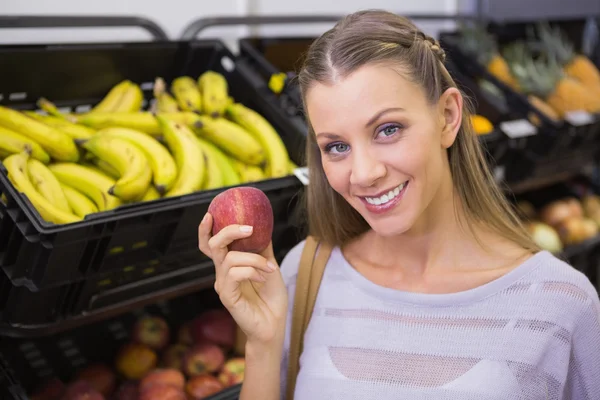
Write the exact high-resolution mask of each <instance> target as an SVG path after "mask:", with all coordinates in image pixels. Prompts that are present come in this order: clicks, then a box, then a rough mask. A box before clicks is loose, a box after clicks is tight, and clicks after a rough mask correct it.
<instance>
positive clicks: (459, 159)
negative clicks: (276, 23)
mask: <svg viewBox="0 0 600 400" xmlns="http://www.w3.org/2000/svg"><path fill="white" fill-rule="evenodd" d="M444 58H445V54H444V51H443V50H442V49H441V48H440V46H439V44H438V43H437V42H436V41H435V40H434V39H432V38H430V37H428V36H426V35H424V34H423V33H421V32H420V31H418V30H417V28H416V27H415V26H414V25H413V24H412V23H411V22H409V21H408V20H406V19H404V18H402V17H399V16H396V15H393V14H390V13H386V12H381V11H365V12H358V13H355V14H352V15H350V16H348V17H346V18H345V19H343V20H342V21H340V22H339V23H338V24H337V25H336V26H335V27H334V28H333V29H332V30H330V31H328V32H327V33H325V34H324V35H323V36H322V37H320V38H319V39H317V40H316V41H315V42H314V43H313V44H312V46H311V48H310V50H309V51H308V54H307V57H306V61H305V64H304V66H303V68H302V70H301V72H300V74H299V83H300V87H301V91H302V96H303V100H304V105H305V110H306V115H307V120H308V121H309V126H310V132H309V136H308V143H307V156H308V167H309V170H310V185H309V186H308V188H307V199H308V202H307V210H308V217H309V219H308V221H309V227H310V233H311V235H313V236H315V237H318V238H320V239H322V240H324V241H326V242H327V243H330V244H331V245H333V246H335V247H334V250H333V252H332V254H331V256H330V258H329V261H328V263H327V265H326V269H325V273H324V276H323V279H322V282H321V286H320V289H319V294H318V297H317V300H316V304H315V311H314V314H313V316H312V319H311V321H310V324H309V326H308V329H307V332H306V334H305V336H304V350H303V353H302V355H301V368H300V372H299V374H298V376H297V382H296V386H295V399H296V400H304V399H310V400H318V399H410V400H416V399H436V400H445V399H447V400H463V399H477V400H481V399H499V400H500V399H502V400H508V399H540V400H541V399H599V398H600V326H599V310H600V303H599V301H598V294H597V292H596V290H595V288H594V287H593V286H592V285H591V284H590V282H589V280H588V279H587V278H586V277H585V276H584V275H583V274H581V273H579V272H578V271H576V270H574V269H573V268H571V267H570V266H569V265H567V264H565V263H564V262H562V261H560V260H558V259H557V258H555V257H554V256H553V255H551V254H550V253H548V252H545V251H540V249H538V248H537V246H536V245H535V244H534V243H533V242H532V241H531V240H530V238H529V236H528V235H527V233H526V232H525V231H524V230H523V228H522V227H521V225H520V224H519V222H518V219H517V218H516V216H515V215H514V214H513V212H512V211H511V207H510V206H509V205H508V203H507V202H506V201H505V199H504V198H503V196H502V194H501V192H500V191H499V189H498V188H497V187H496V186H495V185H494V180H493V178H492V176H491V174H490V172H489V171H488V170H487V169H486V167H485V160H484V156H483V154H482V151H481V149H480V148H479V145H478V141H477V138H476V135H475V134H474V133H473V129H472V127H471V124H470V113H469V110H468V107H467V106H466V105H465V103H464V102H465V99H464V97H463V95H462V94H461V93H460V91H459V90H458V89H457V87H456V84H455V83H454V81H453V80H452V78H451V77H450V76H449V74H448V71H447V70H446V68H445V67H444ZM211 225H212V219H211V216H210V215H207V216H206V217H205V218H204V220H203V222H202V223H201V224H200V226H199V246H200V249H201V251H202V252H204V253H205V254H207V255H208V256H209V257H211V258H212V259H213V260H214V263H215V266H216V275H217V277H216V283H215V289H216V290H217V292H218V293H219V296H220V299H221V301H222V302H223V304H224V305H225V307H227V309H228V310H229V311H230V312H231V314H232V315H233V317H234V318H235V320H236V321H237V323H238V324H239V326H240V327H241V329H242V330H243V331H244V332H245V333H246V335H247V344H246V360H247V370H246V379H245V381H244V384H243V387H242V393H241V398H242V399H243V400H255V399H265V400H267V399H279V398H281V396H283V394H284V393H285V390H284V389H285V387H286V386H285V385H286V382H285V377H286V374H285V368H286V366H287V359H286V355H287V349H288V347H289V337H290V332H289V327H290V318H291V312H292V309H293V304H292V300H293V298H294V297H293V296H294V284H295V277H296V272H297V271H298V264H299V258H300V254H301V252H302V248H303V245H304V241H303V242H302V243H300V244H298V245H297V246H296V247H295V248H294V249H292V250H291V251H290V252H289V253H288V254H287V255H286V257H285V259H284V260H283V262H282V265H281V268H277V266H276V262H275V259H274V257H273V252H272V249H271V248H269V249H268V250H266V251H265V252H264V254H260V255H257V254H246V253H237V252H228V250H227V245H228V244H229V243H231V242H232V241H233V240H235V239H239V238H243V237H247V236H248V235H251V234H252V233H251V227H240V226H230V227H228V228H227V229H224V230H223V231H221V232H220V233H219V234H217V235H215V236H214V237H212V238H211V237H210V227H211ZM278 378H280V379H281V386H280V385H279V379H278Z"/></svg>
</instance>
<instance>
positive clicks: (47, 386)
mask: <svg viewBox="0 0 600 400" xmlns="http://www.w3.org/2000/svg"><path fill="white" fill-rule="evenodd" d="M65 389H66V387H65V384H64V383H63V382H62V381H61V380H60V379H58V378H52V379H50V380H49V381H47V382H45V383H44V384H43V385H42V386H41V387H40V388H39V389H38V390H36V391H35V392H34V393H33V394H32V395H31V400H60V399H61V398H62V395H63V393H64V392H65Z"/></svg>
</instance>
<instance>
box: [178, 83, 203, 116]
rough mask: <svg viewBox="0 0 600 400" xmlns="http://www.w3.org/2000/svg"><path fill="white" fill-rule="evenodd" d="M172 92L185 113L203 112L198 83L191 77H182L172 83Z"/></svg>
mask: <svg viewBox="0 0 600 400" xmlns="http://www.w3.org/2000/svg"><path fill="white" fill-rule="evenodd" d="M171 92H172V93H173V96H175V99H176V100H177V104H179V108H180V109H181V110H183V111H193V112H196V113H200V112H202V95H201V94H200V89H199V88H198V85H196V81H195V80H194V79H192V78H190V77H189V76H180V77H179V78H175V79H174V80H173V82H172V83H171Z"/></svg>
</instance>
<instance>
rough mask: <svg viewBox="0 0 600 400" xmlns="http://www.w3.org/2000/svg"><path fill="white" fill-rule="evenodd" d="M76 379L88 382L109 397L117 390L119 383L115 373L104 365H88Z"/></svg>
mask: <svg viewBox="0 0 600 400" xmlns="http://www.w3.org/2000/svg"><path fill="white" fill-rule="evenodd" d="M75 379H76V380H81V381H86V382H88V383H89V384H90V385H91V386H92V387H93V388H94V389H96V390H97V391H98V392H100V393H102V394H103V395H104V396H107V397H108V396H110V394H111V393H112V392H113V391H114V390H115V386H116V383H117V382H116V381H117V377H116V375H115V373H114V372H113V371H112V369H110V368H109V367H108V366H107V365H104V364H92V365H88V366H87V367H85V368H83V369H81V370H80V371H79V372H78V373H77V375H76V377H75Z"/></svg>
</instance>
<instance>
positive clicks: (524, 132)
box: [500, 119, 538, 139]
mask: <svg viewBox="0 0 600 400" xmlns="http://www.w3.org/2000/svg"><path fill="white" fill-rule="evenodd" d="M500 129H502V131H503V132H504V133H506V136H508V137H509V138H511V139H518V138H522V137H527V136H533V135H536V134H537V132H538V131H537V128H536V127H535V126H534V125H533V124H532V123H531V122H529V121H527V120H526V119H516V120H514V121H505V122H501V123H500Z"/></svg>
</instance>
